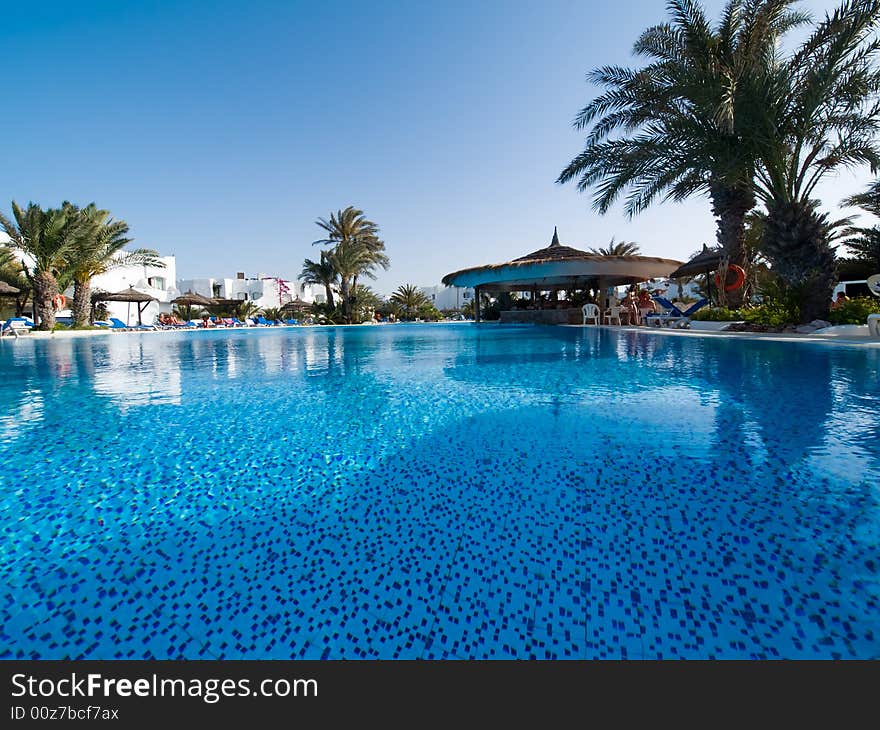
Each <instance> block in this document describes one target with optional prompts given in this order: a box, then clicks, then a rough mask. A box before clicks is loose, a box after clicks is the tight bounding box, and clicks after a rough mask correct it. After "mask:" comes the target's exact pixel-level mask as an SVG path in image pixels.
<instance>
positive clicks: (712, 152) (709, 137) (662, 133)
mask: <svg viewBox="0 0 880 730" xmlns="http://www.w3.org/2000/svg"><path fill="white" fill-rule="evenodd" d="M796 1H797V0H728V2H727V4H726V5H725V8H724V11H723V13H722V16H721V21H720V23H719V24H718V25H717V27H716V28H714V29H713V28H712V26H711V24H710V22H709V20H708V19H707V17H706V15H705V12H704V11H703V9H702V7H701V6H700V5H699V3H698V2H697V1H696V0H671V1H670V2H669V3H668V5H667V7H668V10H669V13H670V15H671V19H670V21H669V22H667V23H663V24H660V25H656V26H653V27H651V28H648V29H647V30H646V31H644V32H643V33H642V35H641V36H640V37H639V39H638V40H637V41H636V43H635V45H634V47H633V52H634V53H635V54H636V55H638V56H643V57H646V58H648V59H649V61H650V62H649V63H648V64H647V65H645V66H643V67H642V68H639V69H637V70H633V69H629V68H624V67H620V66H607V67H603V68H598V69H596V70H594V71H593V72H592V73H591V74H590V75H589V79H590V80H591V81H592V82H593V83H595V84H597V85H599V86H603V87H605V88H606V91H605V93H603V94H601V95H599V96H598V97H596V98H595V99H594V100H593V101H591V102H590V103H589V104H587V106H585V107H584V108H583V109H582V110H581V111H580V113H579V114H578V115H577V117H576V118H575V122H574V126H575V128H577V129H581V130H583V129H587V128H588V127H589V128H590V131H589V134H588V136H587V140H586V145H585V148H584V150H583V152H581V153H580V154H579V155H578V156H577V157H575V158H574V159H573V160H572V161H571V162H570V163H569V164H568V166H567V167H566V168H565V169H564V170H563V171H562V172H561V173H560V175H559V177H558V179H557V182H559V183H566V182H568V181H570V180H575V179H576V180H577V187H578V190H580V191H584V190H586V189H587V188H590V187H595V188H596V191H595V193H594V195H593V207H594V208H595V209H596V210H598V211H599V212H600V213H603V214H604V213H606V212H607V211H608V210H609V209H610V207H611V206H612V205H613V203H614V202H615V201H616V200H617V199H618V198H619V197H620V196H621V195H624V196H625V211H626V213H627V214H628V215H629V216H634V215H636V214H638V213H640V212H642V211H644V210H645V209H646V208H647V207H649V206H650V205H651V204H652V203H653V202H655V201H656V200H658V199H659V200H676V201H681V200H684V199H686V198H689V197H690V196H692V195H694V194H708V196H709V198H710V200H711V203H712V212H713V215H714V216H715V217H716V219H717V221H718V229H717V238H718V242H719V244H720V246H721V247H722V248H723V250H724V251H725V252H726V254H727V257H728V259H729V261H730V262H732V263H737V264H739V265H741V266H745V265H747V262H746V261H745V258H744V255H743V245H742V244H743V235H744V219H745V216H746V214H747V213H748V212H749V211H750V210H752V208H754V206H755V202H756V200H755V192H754V186H753V179H754V176H755V170H756V167H757V165H758V160H759V152H758V151H757V149H756V148H755V145H754V144H752V136H751V135H752V130H751V125H752V123H753V122H752V119H751V116H752V114H753V112H754V97H755V96H759V95H760V93H761V87H760V83H759V82H760V80H761V79H763V78H764V75H763V74H762V73H761V72H760V69H761V68H762V67H763V66H764V65H765V64H767V63H768V62H769V60H770V59H772V58H773V57H774V56H775V54H776V44H777V42H778V40H779V39H780V38H781V37H782V36H783V35H784V34H785V33H786V32H787V31H788V30H790V29H791V28H793V27H796V26H798V25H800V24H802V23H804V22H806V21H807V16H805V15H804V14H802V13H799V12H794V11H792V10H791V9H790V7H791V6H792V5H793V4H794V3H795V2H796ZM618 132H620V133H622V134H621V136H619V137H614V136H613V135H615V134H616V133H618Z"/></svg>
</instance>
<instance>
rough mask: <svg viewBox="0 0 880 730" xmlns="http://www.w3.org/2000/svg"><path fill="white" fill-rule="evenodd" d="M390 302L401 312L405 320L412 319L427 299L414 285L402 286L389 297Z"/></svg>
mask: <svg viewBox="0 0 880 730" xmlns="http://www.w3.org/2000/svg"><path fill="white" fill-rule="evenodd" d="M391 301H392V302H393V303H394V304H397V305H398V306H399V307H400V308H401V309H402V310H403V312H404V317H405V318H406V319H412V318H413V317H415V315H416V314H417V313H418V311H419V308H420V307H422V306H423V305H425V304H427V302H428V297H427V296H425V294H424V292H422V291H421V289H419V288H418V287H417V286H416V285H415V284H402V285H401V286H399V287H397V289H396V290H395V291H394V293H393V294H392V295H391Z"/></svg>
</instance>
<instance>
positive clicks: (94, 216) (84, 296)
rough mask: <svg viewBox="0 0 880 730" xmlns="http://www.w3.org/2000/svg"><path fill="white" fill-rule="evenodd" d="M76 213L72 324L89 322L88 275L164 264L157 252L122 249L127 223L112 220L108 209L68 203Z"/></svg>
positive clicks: (89, 283)
mask: <svg viewBox="0 0 880 730" xmlns="http://www.w3.org/2000/svg"><path fill="white" fill-rule="evenodd" d="M71 209H72V211H75V214H76V215H79V217H80V221H81V224H82V225H81V226H80V235H79V236H78V237H77V241H76V245H75V247H74V250H73V253H72V262H71V266H72V268H73V305H72V307H71V309H72V310H73V319H74V326H76V327H83V326H85V325H88V324H90V318H91V281H92V278H93V277H95V276H98V275H100V274H103V273H105V272H107V271H111V270H112V269H115V268H118V267H120V266H153V267H156V268H164V267H165V263H164V262H163V261H162V259H161V258H160V257H159V253H158V251H154V250H153V249H151V248H137V249H133V250H131V251H124V250H123V248H124V247H125V246H126V245H128V244H129V243H131V240H132V239H130V238H126V235H127V234H128V224H127V223H126V222H125V221H115V220H113V219H112V218H111V217H110V212H109V211H106V210H99V209H98V208H97V207H96V206H95V204H94V203H90V204H89V205H87V206H86V207H85V208H83V209H81V210H79V209H77V208H76V207H75V206H71Z"/></svg>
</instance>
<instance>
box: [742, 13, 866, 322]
mask: <svg viewBox="0 0 880 730" xmlns="http://www.w3.org/2000/svg"><path fill="white" fill-rule="evenodd" d="M878 26H880V0H846V1H845V2H843V3H842V4H841V5H840V6H839V7H838V8H837V9H836V10H835V11H834V12H833V13H831V14H830V15H826V17H825V19H824V20H823V21H822V22H821V23H819V24H818V25H817V27H816V28H815V30H814V32H813V34H812V35H811V36H810V37H809V38H808V39H807V40H806V41H805V42H804V43H803V45H802V46H801V47H800V48H798V49H797V50H796V51H795V52H794V53H793V54H792V55H791V57H789V58H787V59H784V60H782V61H779V62H778V63H776V64H774V65H771V66H769V69H768V73H767V75H766V79H765V82H764V86H765V88H766V89H767V90H768V93H767V94H766V95H765V97H764V99H763V100H762V102H761V104H760V105H759V106H758V107H757V108H756V111H755V115H754V118H755V120H756V125H755V136H756V138H757V139H758V140H759V143H760V149H761V155H760V165H759V167H758V170H757V178H756V193H757V195H758V197H759V198H760V199H761V200H762V202H763V203H764V204H765V206H766V208H767V214H766V217H765V219H764V235H763V239H762V250H763V253H764V255H766V256H767V258H768V260H769V261H770V264H771V266H772V269H773V271H774V273H775V274H776V275H777V276H779V277H780V278H781V279H782V281H783V282H784V283H785V284H786V285H787V286H788V287H789V288H790V289H792V290H794V291H795V292H797V293H798V295H799V298H800V309H801V319H802V320H803V321H811V320H813V319H817V318H824V317H825V316H826V315H827V313H828V307H829V304H830V301H831V291H832V289H833V287H834V281H835V279H836V256H835V250H834V246H833V245H832V244H833V242H834V241H835V239H836V238H839V237H840V235H841V233H842V227H843V226H844V225H845V224H846V223H848V221H836V222H832V221H830V220H829V218H828V215H827V214H824V213H821V212H819V210H818V206H819V201H817V200H815V199H814V194H815V189H816V186H817V185H818V184H819V183H820V182H821V181H822V180H823V179H824V178H825V177H826V176H827V175H829V174H833V173H835V172H837V171H839V170H840V169H846V168H853V167H856V166H860V165H864V164H867V165H869V166H870V167H871V168H872V170H876V169H878V168H880V146H878V143H877V132H878V131H880V103H878V96H880V70H878V68H877V63H876V62H877V57H878V54H880V40H878V38H877V35H876V33H877V29H878ZM768 132H772V133H768Z"/></svg>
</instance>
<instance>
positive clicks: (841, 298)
mask: <svg viewBox="0 0 880 730" xmlns="http://www.w3.org/2000/svg"><path fill="white" fill-rule="evenodd" d="M848 301H849V297H848V296H847V295H846V292H842V291H839V292H837V299H835V300H834V301H833V302H832V303H831V308H832V309H840V308H841V307H842V306H843V305H844V304H846V303H847V302H848Z"/></svg>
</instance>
